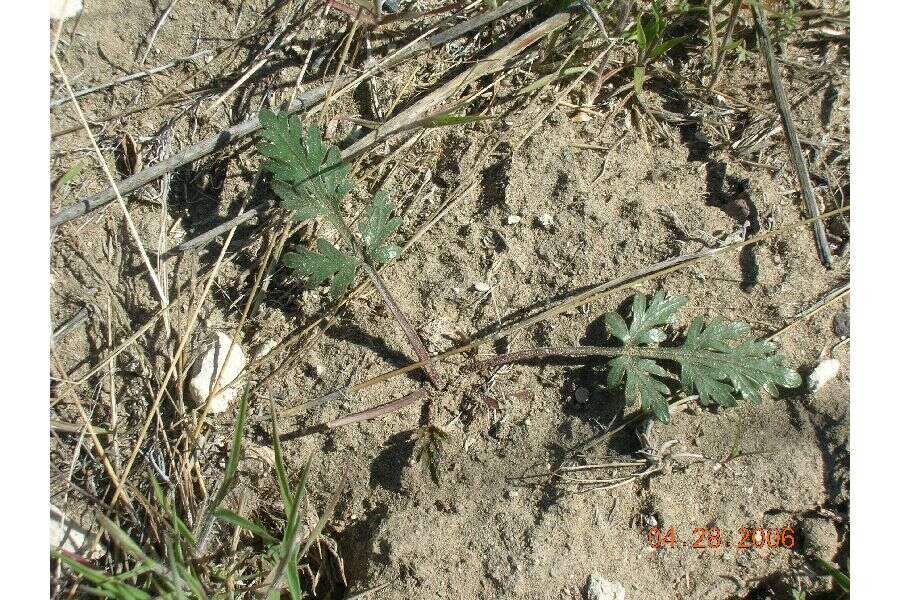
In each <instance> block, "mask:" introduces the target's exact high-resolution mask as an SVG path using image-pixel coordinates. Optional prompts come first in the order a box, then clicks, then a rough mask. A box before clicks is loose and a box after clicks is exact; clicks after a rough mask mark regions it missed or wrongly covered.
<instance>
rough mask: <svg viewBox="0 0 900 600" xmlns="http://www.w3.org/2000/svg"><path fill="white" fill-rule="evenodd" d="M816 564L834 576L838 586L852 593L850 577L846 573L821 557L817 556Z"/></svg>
mask: <svg viewBox="0 0 900 600" xmlns="http://www.w3.org/2000/svg"><path fill="white" fill-rule="evenodd" d="M816 564H818V565H819V568H821V569H822V570H823V571H825V572H826V573H828V574H829V575H831V576H832V577H833V578H834V582H835V583H836V584H838V587H840V588H841V589H842V590H844V591H845V592H847V593H850V577H849V576H848V575H847V574H846V573H844V572H843V571H841V570H840V569H838V568H837V567H835V566H834V565H832V564H831V563H830V562H828V561H826V560H823V559H821V558H816Z"/></svg>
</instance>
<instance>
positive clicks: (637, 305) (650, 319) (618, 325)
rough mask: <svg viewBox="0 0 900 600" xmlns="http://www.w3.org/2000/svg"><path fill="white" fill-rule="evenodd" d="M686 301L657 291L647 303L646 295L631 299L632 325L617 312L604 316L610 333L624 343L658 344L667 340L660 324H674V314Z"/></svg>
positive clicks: (683, 298) (632, 344)
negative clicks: (626, 322)
mask: <svg viewBox="0 0 900 600" xmlns="http://www.w3.org/2000/svg"><path fill="white" fill-rule="evenodd" d="M685 304H687V298H685V297H684V296H669V295H668V294H666V293H665V292H657V293H656V294H654V296H653V298H652V299H651V300H650V305H649V306H648V305H647V297H646V296H644V295H643V294H636V295H635V296H634V298H633V299H632V301H631V325H630V326H628V325H626V324H625V320H624V319H623V318H622V317H620V316H619V314H618V313H607V314H606V316H605V317H604V320H605V321H606V327H607V329H608V330H609V333H610V335H612V336H614V337H616V338H618V339H619V340H620V341H621V342H622V343H623V344H624V345H625V346H634V345H636V344H645V345H646V344H658V343H659V342H661V341H663V340H664V339H666V334H665V333H663V331H662V330H661V329H659V328H660V327H664V326H666V325H674V324H675V314H676V313H677V312H678V311H679V310H680V309H681V308H682V307H683V306H684V305H685Z"/></svg>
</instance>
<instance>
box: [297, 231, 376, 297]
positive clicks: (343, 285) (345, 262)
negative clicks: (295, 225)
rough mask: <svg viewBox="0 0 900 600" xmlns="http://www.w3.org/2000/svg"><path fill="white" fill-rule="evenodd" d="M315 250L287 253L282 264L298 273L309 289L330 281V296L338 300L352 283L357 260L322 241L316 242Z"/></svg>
mask: <svg viewBox="0 0 900 600" xmlns="http://www.w3.org/2000/svg"><path fill="white" fill-rule="evenodd" d="M316 248H317V249H318V250H319V251H318V252H313V251H312V250H307V249H305V248H299V249H298V250H297V252H288V253H287V254H285V255H284V264H286V265H287V266H289V267H291V268H292V269H297V270H298V271H300V274H301V275H303V277H304V278H306V280H307V282H308V284H309V285H310V286H311V287H316V286H319V285H321V284H322V283H324V282H325V280H327V279H331V289H330V292H331V296H332V297H334V298H338V297H339V296H342V295H343V294H344V293H346V291H347V288H348V287H350V284H351V283H353V279H354V278H355V277H356V269H357V268H358V267H359V260H357V259H356V258H354V257H352V256H349V255H347V254H344V253H343V252H341V251H340V250H338V249H337V248H335V247H334V246H332V245H331V243H330V242H328V241H326V240H323V239H318V240H316Z"/></svg>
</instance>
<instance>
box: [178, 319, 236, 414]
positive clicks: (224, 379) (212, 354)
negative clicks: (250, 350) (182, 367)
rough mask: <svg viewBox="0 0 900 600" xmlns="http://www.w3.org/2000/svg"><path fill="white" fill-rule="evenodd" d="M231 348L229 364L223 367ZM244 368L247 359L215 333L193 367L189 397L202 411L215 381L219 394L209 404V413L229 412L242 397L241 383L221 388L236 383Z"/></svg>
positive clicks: (223, 335)
mask: <svg viewBox="0 0 900 600" xmlns="http://www.w3.org/2000/svg"><path fill="white" fill-rule="evenodd" d="M232 345H233V346H234V349H233V350H232V351H231V355H230V356H228V362H227V363H225V364H224V365H223V364H222V363H223V362H224V361H225V356H226V355H228V350H229V349H230V348H231V347H232ZM246 364H247V358H246V357H245V356H244V351H243V350H242V349H241V347H240V345H238V344H234V343H233V342H232V340H231V338H230V337H228V336H227V335H225V334H224V333H221V332H219V333H216V337H215V339H214V340H213V342H212V343H211V344H209V345H208V346H207V347H206V349H205V351H204V354H203V358H202V359H200V360H199V361H198V362H197V363H196V364H195V365H194V369H193V376H192V377H191V381H190V383H189V384H188V387H189V389H190V393H191V397H192V398H193V400H194V402H195V403H196V404H197V406H201V407H202V406H203V405H204V404H205V403H206V397H207V396H209V392H210V389H211V388H212V385H213V383H215V381H216V378H218V380H219V392H218V393H216V395H215V396H213V398H212V400H211V401H210V403H209V413H210V414H217V413H221V412H225V411H226V410H228V405H229V404H230V403H231V401H232V400H234V399H235V398H237V396H238V394H240V393H241V382H240V381H237V382H236V383H235V384H234V385H233V386H231V387H228V388H226V389H222V388H225V386H227V385H228V384H230V383H232V382H233V381H235V379H236V378H237V376H238V374H239V373H240V372H241V371H242V370H243V369H244V366H245V365H246ZM220 373H221V375H220Z"/></svg>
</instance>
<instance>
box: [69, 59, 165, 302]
mask: <svg viewBox="0 0 900 600" xmlns="http://www.w3.org/2000/svg"><path fill="white" fill-rule="evenodd" d="M52 56H53V63H54V65H55V66H56V70H57V72H58V73H59V76H60V77H61V78H62V80H63V84H64V85H65V86H66V91H67V92H68V93H69V96H71V97H72V102H73V104H74V105H75V112H76V113H78V118H79V120H80V121H81V125H82V126H83V127H84V130H85V131H86V132H87V134H88V137H89V138H90V140H91V147H92V148H93V149H94V153H95V154H96V155H97V160H98V161H99V162H100V167H101V168H102V169H103V173H104V175H106V179H107V180H108V181H109V184H110V188H111V190H112V194H113V198H115V199H116V200H118V202H119V206H120V207H121V209H122V213H123V215H124V216H125V224H126V225H127V227H128V233H129V234H130V235H131V239H132V241H134V244H135V246H136V247H137V249H138V253H139V254H140V256H141V261H143V263H144V267H145V268H146V269H147V273H148V274H149V275H150V280H151V281H152V283H153V287H154V288H155V289H156V293H157V295H158V296H159V301H160V302H161V303H162V305H163V306H165V305H167V304H168V303H169V302H168V300H167V299H166V294H165V292H164V291H163V289H162V284H161V283H160V281H159V276H158V275H157V273H156V270H154V268H153V265H151V264H150V258H149V257H148V256H147V252H146V251H145V250H144V244H143V242H141V236H140V235H139V234H138V231H137V228H136V227H135V226H134V221H132V220H131V213H130V212H129V211H128V207H127V206H126V205H125V200H123V199H122V194H121V193H120V192H119V188H118V186H117V185H116V182H115V180H114V179H113V176H112V173H110V171H109V165H107V164H106V159H105V158H104V157H103V153H102V152H100V147H99V146H98V145H97V140H96V139H95V138H94V134H93V133H92V132H91V128H90V126H89V125H88V122H87V118H86V117H85V116H84V112H82V110H81V104H79V102H78V100H76V99H75V98H74V95H75V92H74V91H73V90H72V85H71V84H70V83H69V77H68V75H66V72H65V70H63V66H62V64H61V63H60V62H59V58H58V57H57V56H56V54H55V53H54V54H53V55H52Z"/></svg>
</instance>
